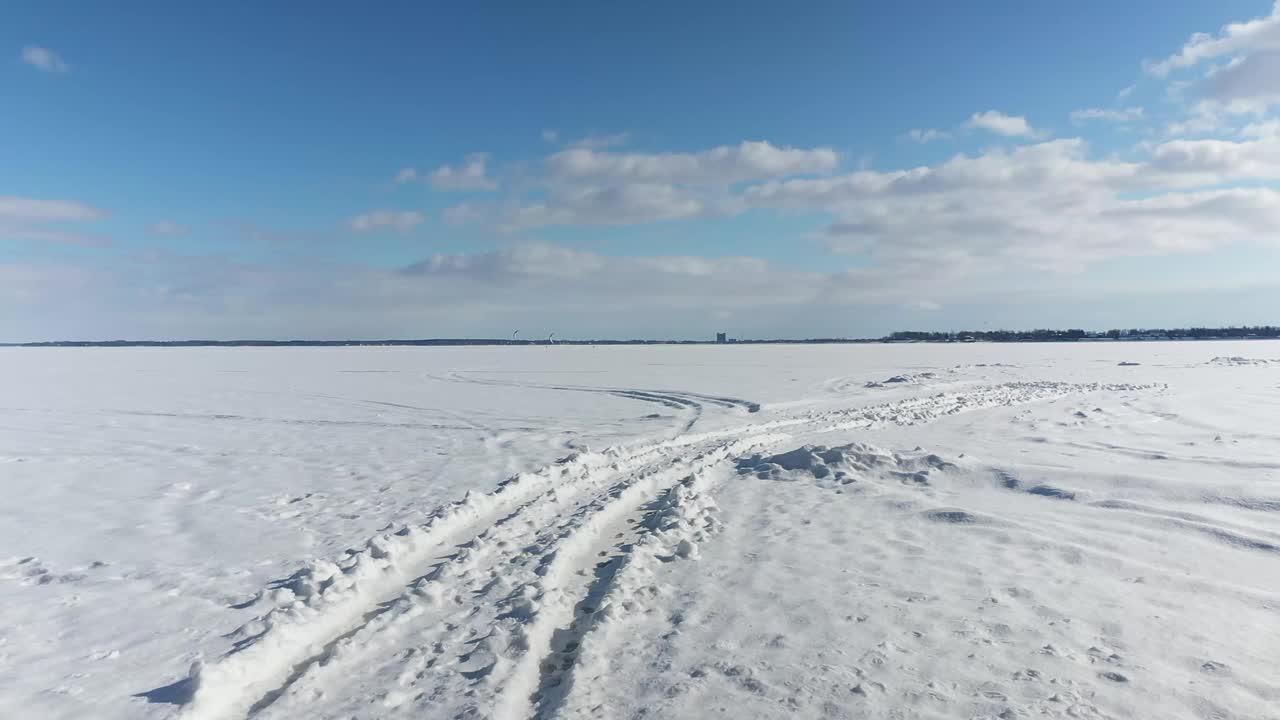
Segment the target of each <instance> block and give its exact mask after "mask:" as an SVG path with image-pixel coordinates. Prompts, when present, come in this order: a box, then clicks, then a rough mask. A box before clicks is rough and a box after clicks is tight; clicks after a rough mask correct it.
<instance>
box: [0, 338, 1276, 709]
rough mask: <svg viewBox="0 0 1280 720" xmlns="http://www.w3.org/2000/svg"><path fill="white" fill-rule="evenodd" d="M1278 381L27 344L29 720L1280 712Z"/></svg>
mask: <svg viewBox="0 0 1280 720" xmlns="http://www.w3.org/2000/svg"><path fill="white" fill-rule="evenodd" d="M1272 348H1273V346H1272V344H1271V343H1267V342H1262V341H1258V342H1242V343H1225V342H1221V343H1217V342H1214V343H1210V342H1204V343H1141V344H1138V343H1080V344H1053V345H1048V344H1046V345H994V344H981V343H978V344H965V345H839V346H803V345H796V346H787V345H776V346H745V345H738V346H685V347H679V346H644V347H598V348H593V347H589V346H581V347H486V348H384V347H364V348H361V347H353V348H203V349H202V348H127V349H126V348H79V349H70V348H53V349H30V348H12V349H4V350H0V370H2V371H3V372H2V373H0V397H2V398H3V400H0V407H3V413H4V418H5V420H4V422H3V423H0V468H2V470H0V480H2V481H3V490H4V493H5V498H6V502H5V503H3V504H0V543H2V545H0V616H2V617H3V618H4V620H3V622H0V717H4V718H20V717H21V718H26V717H32V718H35V717H38V718H86V717H93V718H170V717H172V718H189V719H190V720H221V719H232V718H246V717H254V718H263V719H266V718H319V719H325V718H334V719H336V718H418V717H433V718H436V717H438V718H495V719H497V720H507V719H511V720H522V719H524V718H646V717H648V718H708V717H729V718H772V717H811V718H957V717H961V718H970V717H981V718H986V717H991V718H1005V719H1008V718H1020V717H1050V718H1136V717H1142V718H1181V717H1185V718H1276V717H1280V711H1277V708H1280V675H1277V673H1276V668H1278V667H1280V520H1278V519H1280V422H1277V421H1278V420H1280V416H1278V415H1277V410H1276V408H1280V362H1277V361H1274V360H1270V359H1269V358H1272V357H1275V356H1277V355H1280V353H1278V352H1276V351H1274V350H1273V349H1272Z"/></svg>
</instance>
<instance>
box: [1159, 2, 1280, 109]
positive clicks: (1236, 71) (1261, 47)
mask: <svg viewBox="0 0 1280 720" xmlns="http://www.w3.org/2000/svg"><path fill="white" fill-rule="evenodd" d="M1202 66H1207V67H1206V69H1205V70H1204V72H1203V75H1202V77H1200V78H1197V79H1195V80H1194V81H1192V80H1186V79H1182V80H1174V81H1170V92H1171V96H1172V97H1173V98H1174V99H1175V100H1178V99H1181V98H1182V97H1183V95H1184V94H1185V89H1186V88H1187V87H1195V88H1196V90H1197V96H1198V98H1199V99H1198V101H1197V102H1198V103H1199V105H1201V106H1203V105H1209V106H1212V108H1213V111H1214V112H1215V113H1219V114H1228V115H1240V114H1254V115H1261V114H1263V113H1265V112H1266V111H1267V110H1268V109H1269V108H1271V107H1272V106H1274V105H1277V104H1280V1H1278V2H1277V3H1276V4H1275V5H1274V6H1273V7H1272V11H1271V14H1270V15H1267V16H1265V17H1260V18H1255V19H1253V20H1248V21H1244V22H1236V23H1230V24H1228V25H1225V26H1224V27H1223V28H1222V29H1221V30H1219V31H1218V32H1217V33H1216V34H1211V33H1204V32H1198V33H1195V34H1194V35H1192V36H1191V38H1190V39H1188V40H1187V42H1186V43H1185V44H1184V45H1183V46H1182V48H1181V49H1180V50H1179V51H1178V52H1176V53H1174V54H1173V55H1170V56H1169V57H1167V58H1165V59H1164V60H1160V61H1148V62H1146V63H1144V67H1145V68H1146V70H1147V72H1149V73H1150V74H1152V75H1155V76H1157V77H1161V78H1164V77H1168V76H1170V75H1171V74H1173V73H1176V72H1178V71H1183V70H1188V69H1193V68H1198V67H1202ZM1200 114H1203V112H1201V113H1200ZM1201 123H1202V124H1203V121H1201Z"/></svg>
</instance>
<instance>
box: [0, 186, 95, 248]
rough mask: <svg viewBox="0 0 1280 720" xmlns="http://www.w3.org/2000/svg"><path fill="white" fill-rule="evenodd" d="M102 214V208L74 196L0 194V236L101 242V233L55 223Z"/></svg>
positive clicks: (83, 243) (88, 243)
mask: <svg viewBox="0 0 1280 720" xmlns="http://www.w3.org/2000/svg"><path fill="white" fill-rule="evenodd" d="M105 217H107V213H106V212H105V211H103V210H100V209H98V208H95V207H93V206H91V205H86V204H84V203H81V202H76V201H74V200H46V199H42V198H28V197H18V196H13V195H0V240H29V241H36V242H52V243H65V244H75V245H103V244H106V240H105V239H104V238H102V237H99V236H95V235H91V234H88V233H85V232H83V231H80V230H67V229H64V228H61V227H59V226H60V225H64V224H69V223H84V222H92V221H94V220H101V219H103V218H105Z"/></svg>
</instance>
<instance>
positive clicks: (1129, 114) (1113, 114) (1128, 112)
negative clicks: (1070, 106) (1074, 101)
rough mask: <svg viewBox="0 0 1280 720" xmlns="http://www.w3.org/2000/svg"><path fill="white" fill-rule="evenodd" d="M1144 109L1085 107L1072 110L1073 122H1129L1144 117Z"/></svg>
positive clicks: (1078, 123)
mask: <svg viewBox="0 0 1280 720" xmlns="http://www.w3.org/2000/svg"><path fill="white" fill-rule="evenodd" d="M1143 114H1144V112H1143V109H1142V108H1140V107H1127V108H1084V109H1081V110H1072V111H1071V122H1073V123H1075V124H1077V125H1080V124H1082V123H1086V122H1089V121H1090V120H1101V121H1104V122H1113V123H1127V122H1132V121H1134V120H1141V119H1142V118H1143Z"/></svg>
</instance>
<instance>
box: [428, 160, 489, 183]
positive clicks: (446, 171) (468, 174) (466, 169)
mask: <svg viewBox="0 0 1280 720" xmlns="http://www.w3.org/2000/svg"><path fill="white" fill-rule="evenodd" d="M488 161H489V156H488V155H487V154H485V153H473V154H471V155H468V156H467V158H466V161H465V162H464V163H463V164H462V165H459V166H458V167H453V166H451V165H444V166H442V167H439V168H436V169H435V170H434V171H432V173H431V178H430V179H431V187H433V188H435V189H437V190H496V189H498V183H497V182H495V181H494V180H492V179H490V178H489V177H488V176H487V175H486V171H487V169H486V167H485V166H486V163H488Z"/></svg>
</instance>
